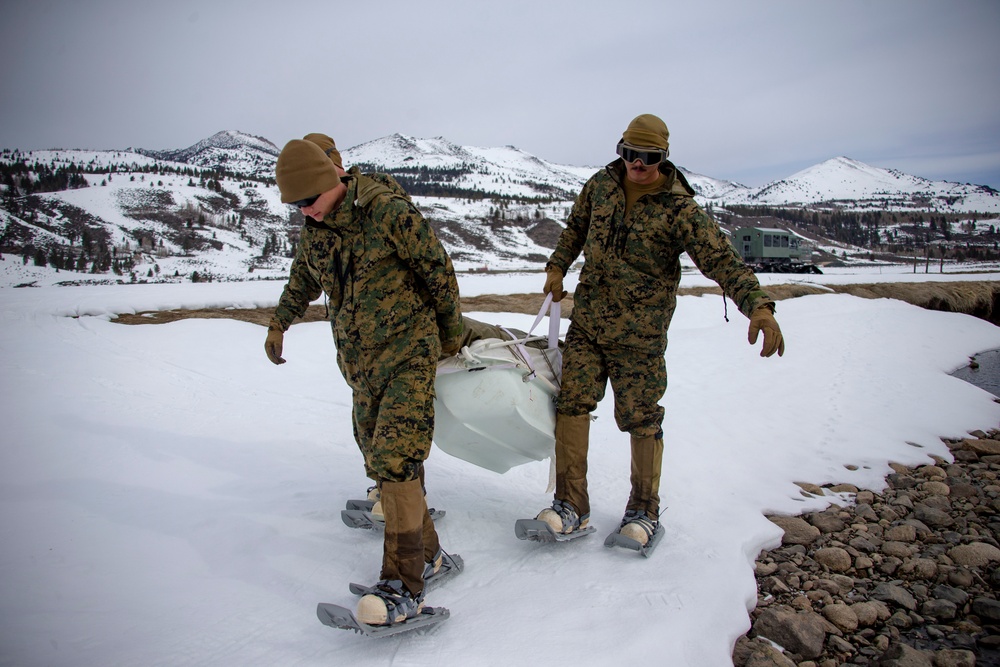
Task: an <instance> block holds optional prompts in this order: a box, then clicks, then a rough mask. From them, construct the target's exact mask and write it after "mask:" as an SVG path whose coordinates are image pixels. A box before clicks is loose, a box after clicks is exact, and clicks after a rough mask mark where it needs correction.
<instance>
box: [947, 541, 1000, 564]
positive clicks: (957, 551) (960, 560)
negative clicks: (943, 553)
mask: <svg viewBox="0 0 1000 667" xmlns="http://www.w3.org/2000/svg"><path fill="white" fill-rule="evenodd" d="M948 558H951V559H952V560H953V561H955V564H956V565H964V566H966V567H983V566H984V565H988V564H990V563H994V562H997V561H1000V549H998V548H996V547H995V546H993V545H992V544H986V543H985V542H973V543H972V544H960V545H959V546H957V547H954V548H952V549H950V550H949V551H948Z"/></svg>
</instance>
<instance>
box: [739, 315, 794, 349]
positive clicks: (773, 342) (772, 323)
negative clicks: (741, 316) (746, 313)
mask: <svg viewBox="0 0 1000 667" xmlns="http://www.w3.org/2000/svg"><path fill="white" fill-rule="evenodd" d="M761 331H763V332H764V346H763V347H762V348H761V350H760V356H762V357H770V356H771V355H772V354H774V353H775V352H777V353H778V356H779V357H780V356H781V355H783V354H784V353H785V339H784V337H783V336H782V335H781V327H779V326H778V322H777V320H775V319H774V313H773V312H771V308H770V306H761V307H760V308H757V309H755V310H754V311H753V312H752V313H750V331H749V333H748V334H747V340H749V341H750V344H751V345H755V344H756V343H757V334H758V333H760V332H761Z"/></svg>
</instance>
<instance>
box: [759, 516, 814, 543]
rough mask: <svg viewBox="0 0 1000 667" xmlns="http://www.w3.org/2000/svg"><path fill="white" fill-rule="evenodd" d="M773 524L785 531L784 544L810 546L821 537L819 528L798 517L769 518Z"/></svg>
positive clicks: (782, 540)
mask: <svg viewBox="0 0 1000 667" xmlns="http://www.w3.org/2000/svg"><path fill="white" fill-rule="evenodd" d="M767 518H768V519H770V520H771V522H772V523H774V524H776V525H777V526H778V527H779V528H781V530H783V531H785V533H784V535H782V537H781V543H782V544H802V545H806V546H808V545H810V544H812V543H813V542H815V541H816V538H818V537H819V535H820V532H819V528H817V527H816V526H812V525H810V524H809V523H808V522H807V521H806V520H805V519H802V518H800V517H797V516H769V517H767Z"/></svg>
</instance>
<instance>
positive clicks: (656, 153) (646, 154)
mask: <svg viewBox="0 0 1000 667" xmlns="http://www.w3.org/2000/svg"><path fill="white" fill-rule="evenodd" d="M618 155H619V157H621V159H623V160H625V161H626V162H629V163H631V162H635V161H636V160H639V161H641V162H642V163H643V164H644V165H646V166H647V167H648V166H652V165H654V164H659V163H661V162H663V161H664V160H666V159H667V152H666V151H664V150H661V149H659V148H641V147H639V146H631V145H629V144H626V143H625V142H624V141H619V142H618Z"/></svg>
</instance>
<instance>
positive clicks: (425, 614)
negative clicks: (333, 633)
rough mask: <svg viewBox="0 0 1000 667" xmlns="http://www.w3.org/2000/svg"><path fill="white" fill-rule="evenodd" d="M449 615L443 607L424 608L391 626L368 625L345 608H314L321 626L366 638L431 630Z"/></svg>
mask: <svg viewBox="0 0 1000 667" xmlns="http://www.w3.org/2000/svg"><path fill="white" fill-rule="evenodd" d="M450 615H451V612H449V611H448V610H447V609H445V608H444V607H424V608H423V609H421V610H420V613H418V614H417V615H416V616H414V617H413V618H408V619H407V620H405V621H398V622H396V623H393V624H392V625H368V624H367V623H362V622H361V621H359V620H358V619H357V617H355V615H354V612H352V611H351V610H350V609H347V608H346V607H341V606H339V605H335V604H328V603H326V602H320V603H319V605H318V606H317V607H316V616H318V617H319V620H320V621H321V622H322V623H323V625H329V626H330V627H331V628H339V629H341V630H353V631H354V632H357V633H360V634H362V635H365V636H366V637H388V636H390V635H396V634H399V633H401V632H411V631H413V630H419V629H421V628H431V627H433V626H435V625H437V624H439V623H441V622H443V621H446V620H448V617H449V616H450Z"/></svg>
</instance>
